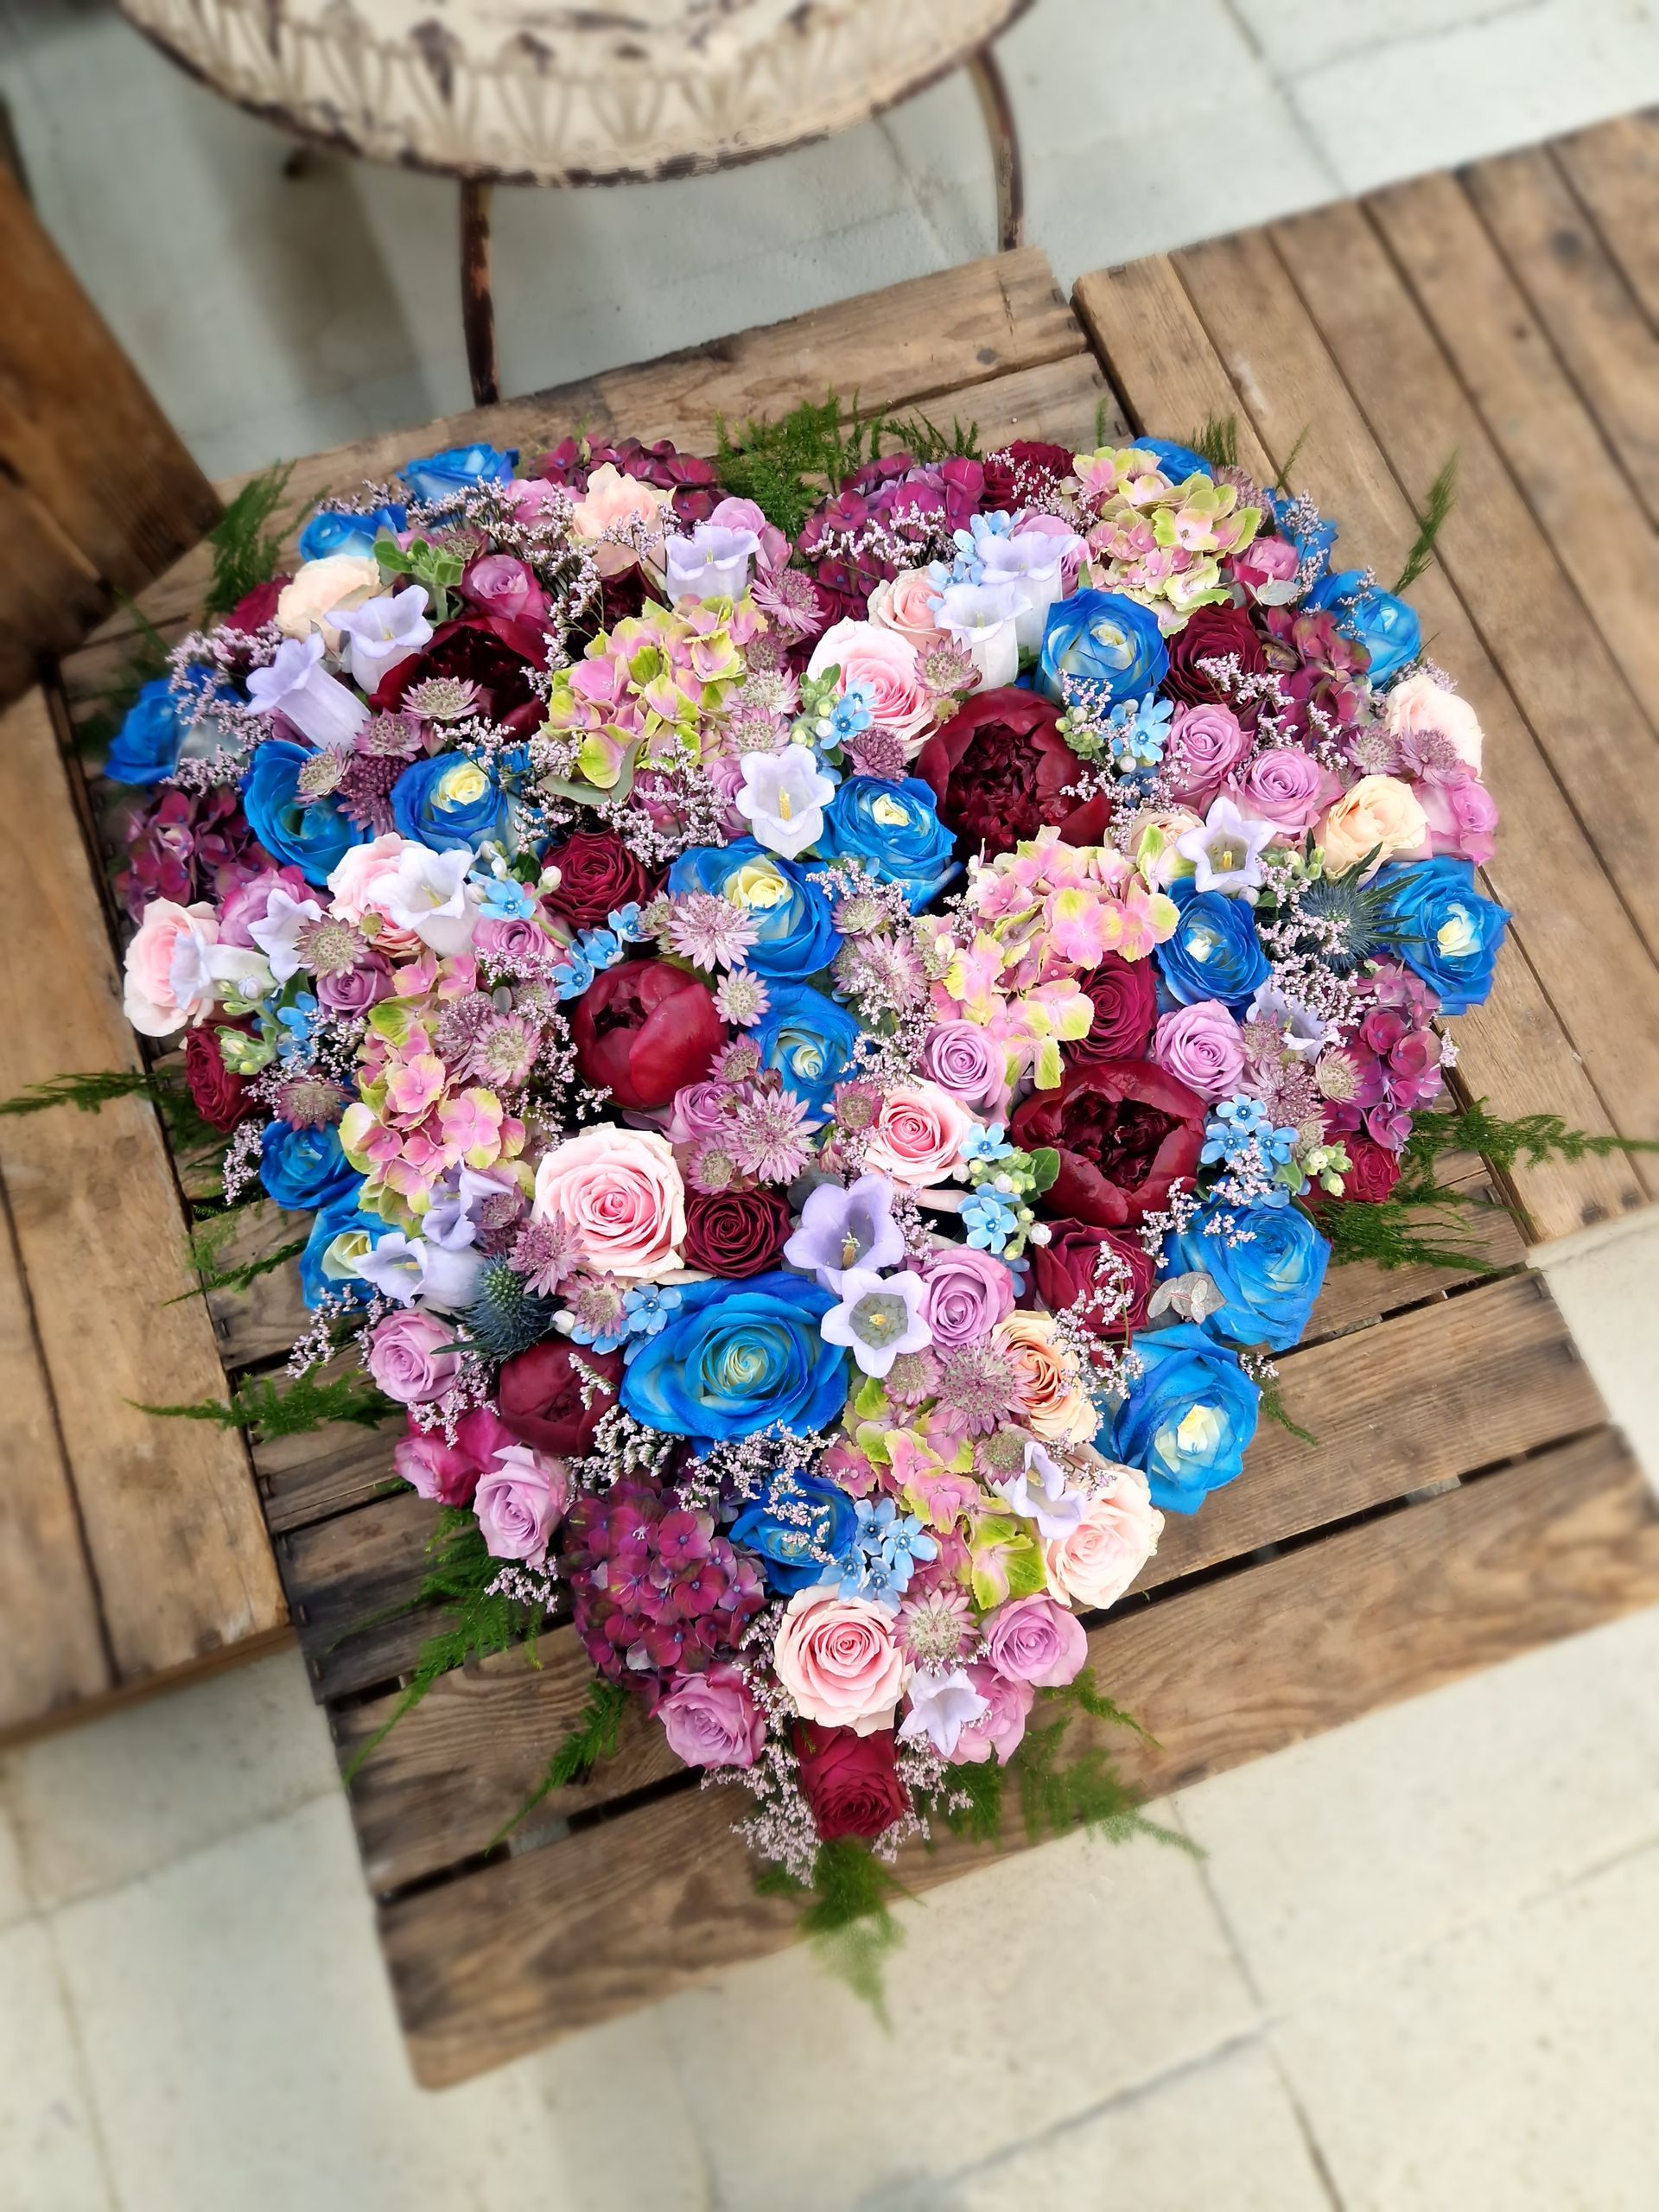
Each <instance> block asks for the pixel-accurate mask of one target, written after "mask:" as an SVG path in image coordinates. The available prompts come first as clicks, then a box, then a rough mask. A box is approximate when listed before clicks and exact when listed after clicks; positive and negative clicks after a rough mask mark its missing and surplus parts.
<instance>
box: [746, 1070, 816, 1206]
mask: <svg viewBox="0 0 1659 2212" xmlns="http://www.w3.org/2000/svg"><path fill="white" fill-rule="evenodd" d="M816 1127H817V1123H816V1122H814V1121H813V1120H812V1117H811V1116H810V1112H809V1110H808V1108H807V1103H806V1101H805V1100H804V1098H798V1097H797V1096H796V1095H795V1093H794V1092H793V1091H792V1090H782V1089H779V1090H766V1091H757V1092H756V1093H755V1094H754V1096H753V1097H750V1098H746V1099H745V1100H744V1101H743V1102H742V1103H741V1105H740V1106H739V1107H738V1109H737V1110H736V1112H735V1113H734V1115H733V1116H732V1131H731V1137H730V1145H731V1153H732V1157H733V1159H734V1160H736V1162H737V1164H738V1166H740V1167H741V1169H742V1170H743V1172H744V1173H746V1174H748V1175H753V1176H754V1177H756V1178H757V1179H758V1180H760V1182H762V1183H792V1182H793V1181H794V1179H795V1178H796V1177H797V1176H798V1174H799V1173H800V1172H801V1170H802V1168H803V1167H804V1166H805V1165H806V1163H807V1161H808V1160H810V1158H811V1156H812V1144H811V1138H810V1130H811V1129H813V1128H816Z"/></svg>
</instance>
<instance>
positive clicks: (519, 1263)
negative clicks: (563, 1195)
mask: <svg viewBox="0 0 1659 2212" xmlns="http://www.w3.org/2000/svg"><path fill="white" fill-rule="evenodd" d="M508 1258H509V1261H510V1262H511V1264H512V1268H513V1269H514V1271H515V1272H516V1273H517V1274H521V1275H523V1277H524V1281H525V1283H526V1284H527V1286H528V1287H529V1288H530V1289H531V1290H532V1291H534V1292H535V1293H536V1294H537V1296H538V1297H541V1298H550V1297H551V1296H552V1295H553V1293H554V1292H555V1291H556V1289H557V1288H558V1287H559V1285H560V1284H561V1283H562V1282H563V1281H564V1279H565V1277H566V1276H567V1275H568V1274H570V1273H571V1272H572V1271H573V1269H574V1268H575V1267H576V1266H577V1265H578V1263H579V1262H580V1261H581V1258H582V1240H581V1238H580V1237H579V1236H577V1235H576V1233H575V1230H573V1229H572V1228H571V1226H570V1224H569V1222H567V1221H566V1220H565V1218H564V1217H563V1214H555V1215H553V1216H552V1217H551V1218H550V1219H549V1220H547V1221H527V1222H525V1224H524V1226H523V1228H522V1229H520V1230H519V1231H518V1236H516V1237H515V1238H514V1240H513V1246H512V1251H511V1253H510V1254H509V1255H508Z"/></svg>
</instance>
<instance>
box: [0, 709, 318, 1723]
mask: <svg viewBox="0 0 1659 2212" xmlns="http://www.w3.org/2000/svg"><path fill="white" fill-rule="evenodd" d="M0 781H3V790H4V804H3V805H0V928H3V929H4V931H5V932H6V935H7V937H8V940H9V941H10V943H12V944H18V945H33V946H38V947H41V948H48V947H49V948H50V950H49V953H48V955H47V956H46V957H41V958H37V959H18V960H13V961H10V962H8V963H6V964H5V967H4V969H3V971H0V1096H10V1094H11V1093H13V1092H14V1091H16V1090H22V1089H23V1088H25V1087H26V1086H27V1085H28V1084H32V1083H38V1082H41V1081H44V1080H46V1079H47V1078H48V1077H53V1076H56V1075H63V1074H73V1073H77V1072H83V1071H92V1070H100V1069H109V1068H136V1067H137V1065H138V1055H137V1042H136V1039H134V1037H133V1034H132V1032H131V1030H130V1027H128V1025H127V1022H126V1020H125V1018H124V1014H123V1013H122V1010H121V1002H120V982H119V977H118V974H117V971H116V968H115V963H114V957H113V955H112V952H111V947H110V943H109V939H108V937H107V935H106V933H105V926H104V917H103V914H102V912H101V911H100V908H99V902H98V898H97V894H96V893H95V891H94V889H93V887H92V876H91V872H90V868H89V865H88V861H87V856H86V849H85V847H84V845H83V843H82V840H81V836H80V829H79V823H77V821H76V818H75V815H74V811H73V807H72V804H71V800H70V790H69V784H68V780H67V775H66V772H65V768H64V764H63V762H62V760H60V756H59V752H58V746H57V741H56V735H55V732H54V728H53V724H52V719H51V716H50V714H49V711H48V706H47V702H46V701H45V699H44V698H43V697H42V696H41V694H40V693H38V692H35V693H31V694H29V696H27V697H26V698H25V699H23V700H22V701H21V702H19V703H18V704H17V705H16V706H15V707H13V708H12V709H10V711H9V712H8V713H7V714H6V715H5V716H4V718H3V721H0ZM0 1173H3V1177H4V1181H5V1186H6V1191H7V1195H8V1198H9V1200H10V1206H11V1211H12V1217H13V1221H14V1223H15V1225H16V1236H17V1245H18V1250H19V1253H20V1255H21V1257H22V1265H23V1270H24V1274H25V1276H26V1279H27V1281H28V1284H29V1294H30V1297H31V1299H32V1301H33V1307H34V1315H35V1327H36V1330H37V1332H38V1335H39V1338H40V1343H41V1351H42V1355H43V1357H44V1361H45V1366H46V1370H47V1374H48V1377H49V1378H50V1381H51V1384H52V1389H53V1392H54V1397H55V1399H56V1402H57V1406H58V1411H59V1415H60V1423H61V1432H62V1437H63V1442H64V1447H65V1450H66V1452H67V1458H68V1462H69V1468H70V1472H71V1476H72V1478H73V1484H74V1487H75V1491H76V1495H77V1497H78V1498H79V1504H80V1510H81V1520H82V1524H83V1526H84V1529H85V1532H86V1544H87V1548H88V1550H89V1552H90V1554H91V1558H92V1567H93V1571H94V1573H95V1576H96V1579H97V1582H98V1586H99V1598H100V1602H101V1605H102V1609H103V1615H104V1619H105V1624H106V1627H107V1630H108V1636H109V1643H110V1649H111V1654H112V1656H113V1661H114V1665H115V1669H116V1673H117V1675H118V1678H119V1679H120V1680H122V1681H128V1680H130V1679H132V1678H134V1677H136V1676H142V1675H149V1674H152V1673H156V1672H158V1671H161V1670H163V1669H173V1668H178V1667H181V1666H184V1665H187V1664H188V1663H189V1662H191V1661H193V1660H194V1659H196V1658H199V1657H200V1656H205V1655H206V1654H207V1653H210V1652H213V1651H214V1650H217V1649H219V1648H221V1647H223V1646H225V1645H228V1644H232V1643H238V1642H240V1641H243V1640H244V1639H246V1638H250V1637H258V1636H261V1635H264V1634H266V1633H268V1632H269V1631H270V1630H273V1629H275V1628H277V1627H278V1626H279V1625H280V1624H281V1623H282V1621H283V1601H282V1592H281V1589H280V1587H279V1586H278V1583H277V1573H276V1568H275V1566H274V1564H273V1562H272V1560H271V1556H270V1547H269V1544H268V1542H267V1540H266V1537H265V1534H264V1526H263V1523H262V1521H261V1517H260V1514H259V1509H258V1501H257V1497H256V1494H255V1490H254V1484H253V1480H252V1475H251V1469H250V1466H249V1464H248V1457H247V1449H246V1446H245V1444H244V1442H243V1440H242V1439H241V1437H240V1436H239V1435H238V1434H237V1433H235V1432H234V1431H233V1430H227V1429H224V1428H220V1427H216V1426H215V1425H213V1424H212V1423H210V1422H205V1421H162V1420H157V1419H156V1418H155V1417H153V1416H151V1415H149V1414H143V1413H141V1412H140V1411H138V1409H137V1408H138V1406H139V1405H140V1403H149V1404H185V1403H189V1402H194V1401H195V1400H198V1399H203V1398H209V1397H222V1395H223V1394H224V1389H225V1378H224V1375H223V1371H222V1370H221V1369H220V1366H219V1359H218V1357H217V1355H216V1353H215V1351H214V1348H213V1333H212V1331H211V1329H210V1328H209V1326H208V1324H207V1319H206V1316H205V1315H204V1314H203V1313H202V1310H201V1307H200V1303H199V1302H198V1301H196V1300H192V1299H185V1300H183V1302H182V1303H176V1304H175V1303H170V1302H169V1301H170V1300H175V1299H177V1298H178V1297H179V1294H181V1293H182V1292H185V1291H187V1290H188V1289H189V1288H191V1287H193V1283H194V1278H193V1277H192V1276H191V1275H190V1274H188V1270H187V1268H186V1264H185V1257H184V1237H183V1217H182V1214H181V1207H180V1203H179V1198H178V1192H177V1190H176V1187H175V1184H174V1181H173V1177H172V1171H171V1168H170V1166H169V1165H168V1157H167V1150H166V1146H165V1144H164V1142H163V1140H162V1133H161V1129H160V1128H159V1126H158V1124H157V1122H156V1116H155V1113H154V1111H153V1109H151V1108H150V1106H149V1104H148V1103H147V1102H145V1101H143V1100H142V1099H138V1098H128V1099H122V1100H118V1101H117V1102H116V1103H114V1104H112V1105H110V1106H107V1107H105V1109H103V1111H102V1113H101V1114H100V1115H99V1117H98V1118H97V1119H96V1120H95V1121H94V1120H91V1119H87V1118H86V1117H83V1116H80V1115H78V1114H76V1113H75V1112H73V1110H72V1109H69V1108H67V1107H58V1108H54V1109H51V1110H50V1111H48V1112H47V1113H44V1114H40V1115H35V1116H27V1117H23V1118H19V1119H15V1120H8V1121H5V1122H0Z"/></svg>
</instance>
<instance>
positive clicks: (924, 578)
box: [870, 569, 944, 653]
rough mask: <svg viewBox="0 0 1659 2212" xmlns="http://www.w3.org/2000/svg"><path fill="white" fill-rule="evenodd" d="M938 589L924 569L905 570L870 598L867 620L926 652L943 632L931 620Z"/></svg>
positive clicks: (890, 578) (879, 586)
mask: <svg viewBox="0 0 1659 2212" xmlns="http://www.w3.org/2000/svg"><path fill="white" fill-rule="evenodd" d="M938 595H939V588H938V585H937V584H936V583H935V582H934V581H933V579H932V577H931V575H929V574H928V572H927V570H926V569H901V570H900V571H899V574H898V575H896V576H889V577H887V578H885V579H884V580H883V581H882V582H880V583H879V584H878V585H877V586H876V588H875V589H874V591H873V592H872V593H871V594H870V620H871V621H872V622H874V623H875V624H877V625H878V626H880V628H881V629H883V630H891V631H893V632H894V634H895V635H896V636H898V637H900V638H904V639H908V641H909V642H910V644H911V645H913V646H914V647H915V649H916V651H917V652H918V653H919V652H926V650H927V648H928V647H929V646H930V645H938V642H939V640H940V639H941V638H943V637H944V631H943V630H941V629H940V627H939V626H938V623H937V622H936V621H935V620H933V601H935V600H936V599H937V598H938Z"/></svg>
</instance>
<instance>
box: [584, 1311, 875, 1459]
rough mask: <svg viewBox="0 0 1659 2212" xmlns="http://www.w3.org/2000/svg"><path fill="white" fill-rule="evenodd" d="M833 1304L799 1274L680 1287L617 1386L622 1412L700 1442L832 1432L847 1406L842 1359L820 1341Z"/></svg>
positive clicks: (843, 1356)
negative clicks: (671, 1310)
mask: <svg viewBox="0 0 1659 2212" xmlns="http://www.w3.org/2000/svg"><path fill="white" fill-rule="evenodd" d="M835 1302H836V1301H835V1300H834V1299H833V1298H832V1297H831V1296H830V1295H829V1292H828V1291H827V1290H820V1289H819V1287H818V1286H817V1283H814V1282H808V1281H807V1280H806V1278H805V1277H804V1275H793V1274H782V1273H779V1274H768V1275H755V1276H753V1277H752V1278H751V1280H750V1281H747V1282H721V1281H714V1282H696V1283H688V1284H686V1285H685V1287H683V1290H682V1292H681V1294H680V1306H679V1310H678V1312H677V1313H676V1314H675V1316H674V1318H673V1319H672V1320H671V1322H670V1323H669V1325H668V1326H667V1327H666V1328H665V1329H664V1330H663V1331H662V1332H661V1333H660V1334H659V1335H658V1336H654V1337H648V1338H646V1339H645V1348H644V1350H643V1351H640V1352H639V1354H638V1356H637V1357H635V1359H634V1361H633V1363H632V1366H630V1367H629V1368H628V1370H627V1371H626V1374H625V1375H624V1376H623V1377H622V1384H621V1393H620V1395H621V1402H622V1409H623V1411H624V1412H625V1413H627V1414H632V1417H633V1419H634V1420H635V1421H643V1422H644V1423H645V1427H648V1428H660V1429H663V1430H664V1431H665V1432H666V1433H668V1434H669V1435H671V1436H690V1437H695V1438H696V1439H697V1440H699V1441H700V1442H703V1443H718V1442H723V1441H725V1440H727V1439H728V1438H731V1437H737V1436H753V1434H754V1433H755V1431H756V1430H757V1429H762V1428H771V1427H774V1426H776V1425H781V1426H782V1427H785V1428H787V1429H791V1430H793V1431H794V1432H795V1433H797V1434H798V1435H804V1434H805V1433H807V1432H808V1431H810V1430H813V1429H821V1428H829V1427H831V1425H832V1424H833V1423H834V1422H836V1421H839V1420H840V1418H841V1414H842V1408H844V1406H845V1405H846V1402H847V1355H846V1353H845V1352H843V1351H841V1350H840V1349H839V1348H838V1347H837V1346H836V1345H834V1344H825V1342H824V1341H823V1338H822V1337H821V1336H820V1335H819V1333H818V1323H819V1320H820V1319H821V1318H822V1317H823V1315H824V1314H825V1313H828V1312H829V1308H830V1307H831V1306H833V1305H834V1304H835Z"/></svg>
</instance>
